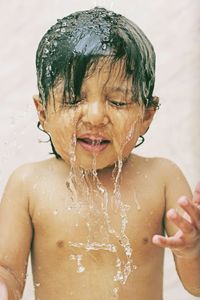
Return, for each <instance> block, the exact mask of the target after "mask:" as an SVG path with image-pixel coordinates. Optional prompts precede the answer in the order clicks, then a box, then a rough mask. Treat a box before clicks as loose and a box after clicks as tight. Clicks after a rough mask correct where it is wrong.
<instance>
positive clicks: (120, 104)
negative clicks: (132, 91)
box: [64, 97, 129, 108]
mask: <svg viewBox="0 0 200 300" xmlns="http://www.w3.org/2000/svg"><path fill="white" fill-rule="evenodd" d="M85 99H86V97H81V98H80V99H78V100H77V101H76V102H68V101H66V99H65V100H64V105H65V106H67V107H76V106H78V105H79V104H80V103H81V102H82V101H83V100H85ZM106 101H107V102H108V103H109V104H110V105H111V106H113V107H115V108H123V107H126V106H128V104H129V103H127V102H120V101H114V100H112V99H109V98H108V99H106Z"/></svg>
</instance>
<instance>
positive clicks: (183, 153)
mask: <svg viewBox="0 0 200 300" xmlns="http://www.w3.org/2000/svg"><path fill="white" fill-rule="evenodd" d="M95 5H100V6H104V7H106V8H108V9H113V10H114V11H116V12H119V13H121V14H123V15H125V16H127V17H128V18H129V19H131V20H133V21H134V22H135V23H136V24H138V25H139V26H140V27H141V28H142V29H143V30H144V32H145V33H146V35H147V36H148V37H149V39H150V40H151V41H152V43H153V45H154V47H155V51H156V53H157V73H156V79H157V81H156V88H155V94H156V95H158V96H159V97H160V101H161V103H162V105H161V109H160V111H159V112H158V113H157V116H156V117H155V120H154V123H153V124H152V127H151V128H150V130H149V132H148V133H147V135H146V142H145V144H144V145H143V146H142V147H141V148H140V149H139V150H137V152H139V153H140V154H142V155H145V156H164V157H167V158H169V159H172V160H174V161H175V162H176V163H177V164H178V165H179V166H180V167H181V168H182V170H183V172H184V173H185V175H186V177H187V178H188V181H189V183H190V184H191V187H192V189H193V188H194V186H195V183H196V182H197V180H200V158H199V156H200V155H199V154H200V142H199V138H200V121H199V115H200V105H199V103H198V102H199V101H200V96H199V94H200V91H199V86H200V71H199V70H200V28H199V26H200V0H176V1H174V0H168V1H166V0H151V1H150V0H116V1H92V0H90V1H89V0H84V1H81V0H75V1H72V0H71V1H68V0H28V1H27V0H15V1H11V0H1V2H0V37H1V43H0V96H1V99H0V101H1V106H0V156H1V164H0V192H1V193H2V191H3V188H4V185H5V183H6V180H7V178H8V176H9V174H10V172H11V171H12V170H13V169H15V168H16V167H17V166H18V165H20V164H22V163H25V162H29V161H35V160H41V159H45V158H47V157H48V152H49V150H50V148H49V146H48V145H47V144H41V143H38V138H39V139H45V136H43V135H42V134H41V133H39V131H38V130H37V129H36V124H37V116H36V113H35V111H34V106H33V103H32V95H33V94H34V93H37V89H36V74H35V73H36V72H35V51H36V49H37V45H38V42H39V40H40V39H41V37H42V35H43V34H44V33H45V32H46V30H47V29H48V28H49V27H50V26H51V25H52V24H54V23H55V22H56V19H57V18H61V17H64V16H66V15H68V14H69V13H71V12H74V11H76V10H82V9H88V8H92V7H94V6H95ZM11 232H12V230H11ZM23 299H25V300H32V299H34V298H33V294H32V285H31V275H30V272H29V276H28V283H27V286H26V289H25V294H24V298H23ZM164 299H165V300H192V299H197V298H195V297H192V296H190V295H189V294H188V293H187V292H185V291H184V289H183V287H182V286H181V284H180V282H179V280H178V278H177V275H176V273H175V269H174V264H173V261H172V258H171V255H170V253H168V252H167V255H166V262H165V282H164ZM55 300H57V299H55ZM85 300H87V299H85ZM134 300H139V299H134ZM152 300H153V299H152Z"/></svg>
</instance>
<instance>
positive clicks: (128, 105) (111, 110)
mask: <svg viewBox="0 0 200 300" xmlns="http://www.w3.org/2000/svg"><path fill="white" fill-rule="evenodd" d="M122 70H123V68H122V62H117V63H115V64H114V66H112V68H111V64H110V62H107V63H105V61H103V60H100V61H99V63H98V64H97V67H96V68H95V71H94V72H88V73H89V74H88V75H87V77H86V78H85V79H84V81H83V84H82V88H81V95H80V98H81V99H80V100H81V101H80V102H79V103H78V104H75V105H70V104H68V103H67V101H68V99H67V95H66V104H65V105H64V106H63V91H64V82H63V81H60V82H59V83H58V84H57V86H56V87H55V88H54V89H53V92H51V93H50V95H49V100H48V106H47V109H46V110H45V109H44V108H43V107H42V106H41V104H40V103H39V100H38V99H35V104H36V107H37V110H38V112H39V113H40V122H41V124H42V126H43V128H44V130H45V131H47V132H48V133H49V134H50V136H51V139H52V142H53V145H54V147H55V149H56V151H57V153H59V155H60V156H61V157H62V159H63V160H65V161H66V162H69V161H70V160H71V162H72V161H73V162H74V161H75V163H77V164H78V165H79V166H80V167H82V168H84V169H87V170H88V169H92V168H96V169H102V168H105V167H107V166H110V165H113V164H114V163H115V162H116V161H117V160H118V159H125V158H127V157H128V156H129V154H130V152H131V150H132V149H133V147H134V146H135V144H136V142H137V139H138V137H139V136H140V135H141V134H143V133H144V132H145V131H146V129H147V128H148V126H149V124H150V122H151V119H152V114H151V116H150V115H148V116H147V114H146V112H145V110H144V107H143V106H142V105H141V104H140V105H139V104H138V103H134V102H133V101H132V92H131V91H132V80H131V78H130V79H124V76H122V75H123V74H122V72H123V71H122ZM90 73H91V74H90Z"/></svg>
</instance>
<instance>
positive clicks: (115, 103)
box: [108, 100, 128, 108]
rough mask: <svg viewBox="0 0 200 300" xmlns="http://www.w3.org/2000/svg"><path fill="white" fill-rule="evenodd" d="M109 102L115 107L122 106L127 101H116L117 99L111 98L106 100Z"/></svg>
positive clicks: (125, 104)
mask: <svg viewBox="0 0 200 300" xmlns="http://www.w3.org/2000/svg"><path fill="white" fill-rule="evenodd" d="M108 102H109V104H111V105H112V106H114V107H116V108H122V107H125V106H127V105H128V103H127V102H118V101H113V100H108Z"/></svg>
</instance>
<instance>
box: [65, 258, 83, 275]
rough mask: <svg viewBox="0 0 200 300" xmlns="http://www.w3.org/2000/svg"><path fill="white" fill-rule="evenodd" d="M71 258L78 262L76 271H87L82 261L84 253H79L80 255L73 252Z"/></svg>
mask: <svg viewBox="0 0 200 300" xmlns="http://www.w3.org/2000/svg"><path fill="white" fill-rule="evenodd" d="M69 258H70V260H75V261H76V263H77V269H76V272H77V273H83V272H84V271H85V267H84V266H83V265H82V263H81V260H82V258H83V255H81V254H78V255H74V254H72V255H70V257H69Z"/></svg>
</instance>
